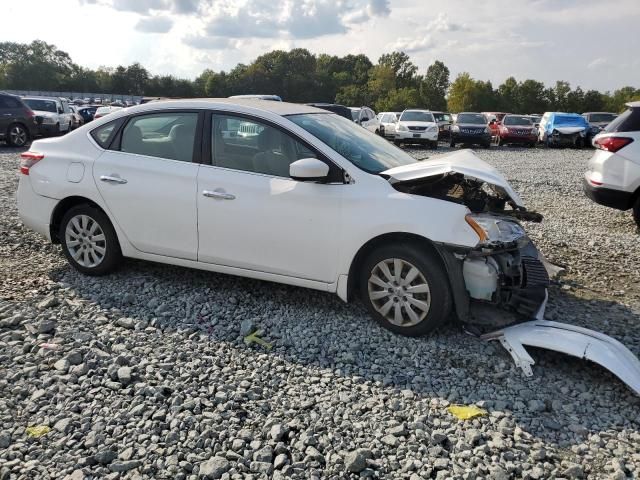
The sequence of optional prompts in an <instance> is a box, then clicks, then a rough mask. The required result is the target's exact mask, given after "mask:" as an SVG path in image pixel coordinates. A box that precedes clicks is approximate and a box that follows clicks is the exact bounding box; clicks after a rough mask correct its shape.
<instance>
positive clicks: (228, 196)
mask: <svg viewBox="0 0 640 480" xmlns="http://www.w3.org/2000/svg"><path fill="white" fill-rule="evenodd" d="M202 195H204V196H205V197H207V198H217V199H219V200H234V199H235V198H236V196H235V195H233V194H232V193H227V192H221V191H219V190H213V191H211V190H203V191H202Z"/></svg>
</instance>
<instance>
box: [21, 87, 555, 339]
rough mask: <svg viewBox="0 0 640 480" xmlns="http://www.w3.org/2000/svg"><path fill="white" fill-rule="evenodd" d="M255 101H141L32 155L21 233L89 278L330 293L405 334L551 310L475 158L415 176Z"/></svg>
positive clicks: (388, 153) (516, 226)
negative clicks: (190, 280) (476, 318)
mask: <svg viewBox="0 0 640 480" xmlns="http://www.w3.org/2000/svg"><path fill="white" fill-rule="evenodd" d="M259 103H261V105H257V102H247V101H243V100H235V99H218V100H182V101H174V102H171V103H170V104H169V103H164V102H162V103H161V102H158V103H150V104H147V105H143V106H139V107H133V108H131V109H127V110H122V111H119V112H115V113H113V114H112V115H111V116H109V117H106V118H102V119H99V120H97V121H96V123H95V124H94V125H92V126H91V128H86V127H85V128H83V129H80V130H78V131H76V132H73V133H71V134H70V135H68V136H65V137H63V138H56V139H53V140H49V141H36V142H34V144H33V145H32V147H31V150H30V151H29V152H24V153H23V154H22V161H21V165H20V172H21V174H20V181H19V186H18V193H17V198H18V212H19V215H20V218H21V220H22V222H23V223H24V225H25V226H26V227H28V228H31V229H33V230H35V231H36V232H38V233H40V234H41V235H43V236H44V237H45V238H46V239H47V240H49V241H52V242H54V243H60V244H61V247H62V251H63V253H64V255H65V256H66V258H67V260H68V262H69V263H70V265H72V266H73V268H75V269H76V270H78V271H79V272H81V273H83V274H87V275H104V274H107V273H109V272H111V271H113V270H114V269H115V268H116V267H117V266H118V264H119V262H120V261H121V259H122V257H135V258H138V259H142V260H145V259H146V260H151V261H155V262H161V263H166V264H173V265H181V266H183V267H192V268H199V269H203V270H208V271H214V272H221V273H226V274H234V275H240V276H244V277H251V278H257V279H261V280H267V281H276V282H281V283H285V284H291V285H297V286H301V287H307V288H314V289H318V290H321V291H324V292H327V291H330V292H335V293H336V294H337V295H339V296H340V298H342V299H343V300H344V301H349V300H350V299H354V298H357V297H360V298H361V299H362V301H363V302H364V304H365V305H366V307H367V308H368V309H369V312H370V313H371V315H372V317H373V318H374V319H375V320H376V321H377V322H379V323H380V324H381V325H382V326H383V327H385V328H387V329H389V330H391V331H393V332H396V333H399V334H403V335H408V336H418V335H423V334H426V333H428V332H431V331H433V330H434V329H436V328H438V326H440V325H442V324H443V323H444V322H446V321H448V320H450V319H452V318H456V317H457V318H458V319H460V320H461V321H465V320H466V319H469V318H470V312H473V310H474V309H475V308H478V309H484V310H483V311H485V312H486V309H487V308H493V309H504V310H508V311H510V312H514V315H516V319H518V320H519V319H521V320H530V319H531V318H534V316H535V314H536V313H537V312H539V311H540V310H541V309H544V303H545V300H546V296H547V286H548V283H549V281H548V276H547V275H546V273H545V268H544V265H543V263H542V261H541V259H540V257H539V253H538V250H537V249H536V247H535V245H534V244H533V243H532V242H531V240H530V239H529V238H528V237H527V235H526V232H525V230H524V229H523V227H522V226H521V224H520V223H519V222H518V218H520V217H519V215H526V213H527V212H526V208H525V206H524V204H523V203H522V200H521V199H520V197H519V196H518V194H517V193H516V192H515V191H514V190H513V188H512V187H511V185H510V184H509V183H508V182H507V180H506V179H505V178H504V177H503V176H502V175H501V174H500V173H499V172H498V171H497V170H496V169H495V168H493V167H491V166H489V165H488V164H487V163H485V162H483V161H482V160H481V159H479V158H478V157H477V156H476V155H475V154H474V153H473V152H471V151H461V152H451V153H449V154H446V155H441V156H438V157H433V158H432V159H430V161H428V162H419V161H417V160H416V159H415V158H413V157H411V156H410V155H408V154H406V153H405V152H403V151H402V150H400V149H398V148H396V147H394V146H393V145H390V144H389V142H387V141H385V140H384V139H382V138H380V137H378V136H375V135H371V134H370V133H369V132H366V131H364V129H360V128H354V125H353V123H352V121H349V120H347V119H345V118H342V117H340V116H338V115H336V114H333V113H331V112H327V111H323V110H320V109H316V108H313V107H309V106H305V105H296V104H290V103H281V102H259ZM405 113H406V112H404V113H403V115H404V114H405ZM243 123H251V124H254V125H255V127H256V128H254V129H253V130H255V131H259V132H260V134H259V137H258V139H257V141H255V139H254V138H247V139H243V138H242V137H239V136H238V135H237V134H236V135H234V134H233V133H234V132H235V133H237V131H236V130H237V129H239V128H240V125H242V124H243ZM432 123H434V124H435V122H432ZM203 125H205V126H206V128H208V131H206V132H204V134H201V131H200V129H201V128H202V126H203ZM223 132H230V133H231V134H230V135H228V136H224V135H223ZM434 133H435V134H436V135H437V129H436V130H435V131H434ZM242 142H245V143H242ZM74 167H82V168H74ZM452 192H453V193H452ZM196 193H197V195H196ZM310 252H311V253H310ZM505 286H507V287H505ZM454 312H455V317H454V315H453V314H454ZM498 312H499V310H498ZM498 312H496V314H499V313H498Z"/></svg>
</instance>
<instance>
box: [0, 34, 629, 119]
mask: <svg viewBox="0 0 640 480" xmlns="http://www.w3.org/2000/svg"><path fill="white" fill-rule="evenodd" d="M418 72H419V68H418V65H416V64H415V63H414V62H413V61H412V60H411V58H410V57H409V56H408V55H407V54H406V53H404V52H392V53H386V54H384V55H382V56H381V57H380V58H379V59H378V61H377V63H376V64H374V63H373V62H372V61H371V60H370V59H369V58H368V57H367V56H366V55H362V54H360V55H345V56H343V57H339V56H336V55H328V54H318V55H315V54H312V53H311V52H309V51H308V50H306V49H303V48H295V49H292V50H290V51H288V52H287V51H283V50H274V51H271V52H268V53H265V54H263V55H260V56H259V57H258V58H256V59H255V60H254V61H253V62H252V63H250V64H248V65H246V64H242V63H240V64H238V65H236V66H235V67H234V68H233V69H231V70H229V71H227V72H225V71H219V72H216V71H213V70H211V69H207V70H204V71H203V72H202V73H201V74H200V75H198V77H196V78H195V79H194V80H190V79H184V78H177V77H174V76H172V75H152V74H151V73H150V72H149V71H148V70H147V69H146V68H144V67H143V66H142V65H140V64H139V63H133V64H131V65H129V66H122V65H120V66H118V67H115V68H112V67H100V68H98V69H96V70H92V69H89V68H84V67H82V66H79V65H77V64H75V63H74V62H73V61H72V59H71V57H70V56H69V54H68V53H66V52H63V51H61V50H58V49H57V48H56V47H55V45H51V44H48V43H46V42H43V41H41V40H35V41H33V42H31V43H29V44H22V43H15V42H0V89H3V88H5V89H15V90H51V91H77V92H95V93H104V94H122V95H146V96H154V97H155V96H158V97H183V98H188V97H228V96H230V95H236V94H248V93H264V94H277V95H280V96H281V97H282V98H283V99H284V100H286V101H290V102H299V103H304V102H336V103H341V104H344V105H348V106H354V105H355V106H360V105H368V106H371V107H373V108H374V109H375V110H376V111H398V110H403V109H404V108H415V107H422V108H429V109H431V110H448V111H450V112H461V111H505V112H519V113H541V112H545V111H567V112H578V113H581V112H587V111H611V112H620V111H622V110H624V104H625V103H626V102H628V101H631V100H638V99H640V89H636V88H634V87H631V86H626V87H623V88H620V89H618V90H615V91H613V92H599V91H597V90H587V91H584V90H583V89H582V88H581V87H580V86H577V87H575V88H572V87H571V85H570V84H569V83H568V82H565V81H557V82H556V83H555V85H553V86H546V85H545V84H543V83H542V82H539V81H537V80H532V79H526V80H522V81H517V80H516V79H515V78H514V77H509V78H507V79H506V80H505V81H504V82H503V83H502V84H501V85H499V86H498V87H497V88H494V87H493V85H492V84H491V82H490V81H483V80H476V79H474V78H473V77H472V76H471V75H470V74H469V73H467V72H463V73H460V74H459V75H458V76H457V77H456V78H455V79H453V81H451V80H450V72H449V69H448V68H447V66H446V65H445V64H444V63H443V62H441V61H439V60H436V61H435V62H434V63H433V64H431V65H429V66H428V67H427V69H426V73H425V74H420V73H418Z"/></svg>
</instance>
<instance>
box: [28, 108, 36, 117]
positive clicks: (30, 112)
mask: <svg viewBox="0 0 640 480" xmlns="http://www.w3.org/2000/svg"><path fill="white" fill-rule="evenodd" d="M26 113H27V117H31V118H33V117H35V116H36V114H35V113H33V110H31V109H30V108H27V112H26Z"/></svg>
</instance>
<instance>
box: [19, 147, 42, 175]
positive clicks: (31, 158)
mask: <svg viewBox="0 0 640 480" xmlns="http://www.w3.org/2000/svg"><path fill="white" fill-rule="evenodd" d="M20 158H21V160H20V173H22V174H23V175H29V169H30V168H31V167H33V166H34V165H35V164H36V163H38V162H39V161H40V160H42V159H43V158H44V154H43V153H38V152H24V153H22V154H20Z"/></svg>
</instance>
